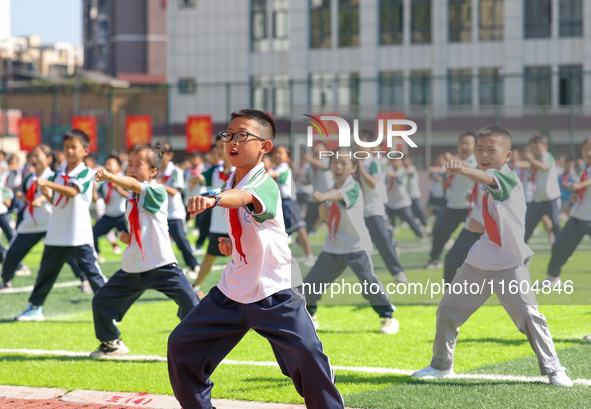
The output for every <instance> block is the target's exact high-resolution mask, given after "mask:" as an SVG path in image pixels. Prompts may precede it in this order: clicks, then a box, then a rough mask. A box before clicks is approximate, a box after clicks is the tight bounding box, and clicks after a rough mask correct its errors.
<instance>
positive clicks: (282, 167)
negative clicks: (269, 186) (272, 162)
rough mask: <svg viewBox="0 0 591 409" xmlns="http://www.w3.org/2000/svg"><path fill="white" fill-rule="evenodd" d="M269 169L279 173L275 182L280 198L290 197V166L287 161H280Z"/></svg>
mask: <svg viewBox="0 0 591 409" xmlns="http://www.w3.org/2000/svg"><path fill="white" fill-rule="evenodd" d="M271 171H272V172H276V173H278V174H279V175H278V176H277V178H276V179H275V182H277V186H279V192H280V193H281V199H283V200H285V199H291V168H290V167H289V163H287V162H282V163H280V164H279V166H277V167H275V168H273V169H271Z"/></svg>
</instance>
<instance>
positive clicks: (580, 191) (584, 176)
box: [577, 168, 587, 201]
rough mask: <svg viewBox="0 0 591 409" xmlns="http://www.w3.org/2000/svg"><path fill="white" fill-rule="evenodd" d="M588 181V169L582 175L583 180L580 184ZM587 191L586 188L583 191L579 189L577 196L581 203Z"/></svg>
mask: <svg viewBox="0 0 591 409" xmlns="http://www.w3.org/2000/svg"><path fill="white" fill-rule="evenodd" d="M586 180H587V168H585V170H584V171H583V173H581V180H580V181H579V183H583V182H584V181H586ZM585 190H587V188H586V187H585V188H583V189H579V190H578V191H577V196H579V201H581V200H583V195H584V194H585Z"/></svg>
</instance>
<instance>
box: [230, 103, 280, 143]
mask: <svg viewBox="0 0 591 409" xmlns="http://www.w3.org/2000/svg"><path fill="white" fill-rule="evenodd" d="M240 117H242V118H248V119H253V120H254V121H255V122H256V123H257V124H258V125H259V126H260V127H261V129H262V130H263V132H264V133H265V135H259V136H261V137H263V138H265V139H268V140H270V141H272V140H274V139H275V133H276V129H275V121H274V120H273V118H271V116H270V115H269V114H267V113H266V112H263V111H259V110H258V109H249V108H245V109H240V110H238V111H234V112H232V114H231V119H234V118H240Z"/></svg>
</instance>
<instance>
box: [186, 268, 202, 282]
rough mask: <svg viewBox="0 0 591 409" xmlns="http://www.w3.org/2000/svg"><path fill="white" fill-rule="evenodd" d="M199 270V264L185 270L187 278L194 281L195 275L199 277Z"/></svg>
mask: <svg viewBox="0 0 591 409" xmlns="http://www.w3.org/2000/svg"><path fill="white" fill-rule="evenodd" d="M199 271H201V266H195V267H193V268H192V269H190V270H187V271H186V272H185V275H186V276H187V278H188V279H189V280H191V281H195V280H196V279H197V277H199Z"/></svg>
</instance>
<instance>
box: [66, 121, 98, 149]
mask: <svg viewBox="0 0 591 409" xmlns="http://www.w3.org/2000/svg"><path fill="white" fill-rule="evenodd" d="M72 129H79V130H81V131H82V132H84V133H85V134H86V135H88V138H89V139H90V153H96V152H98V136H97V133H98V130H97V126H96V117H94V116H75V117H73V118H72Z"/></svg>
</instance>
